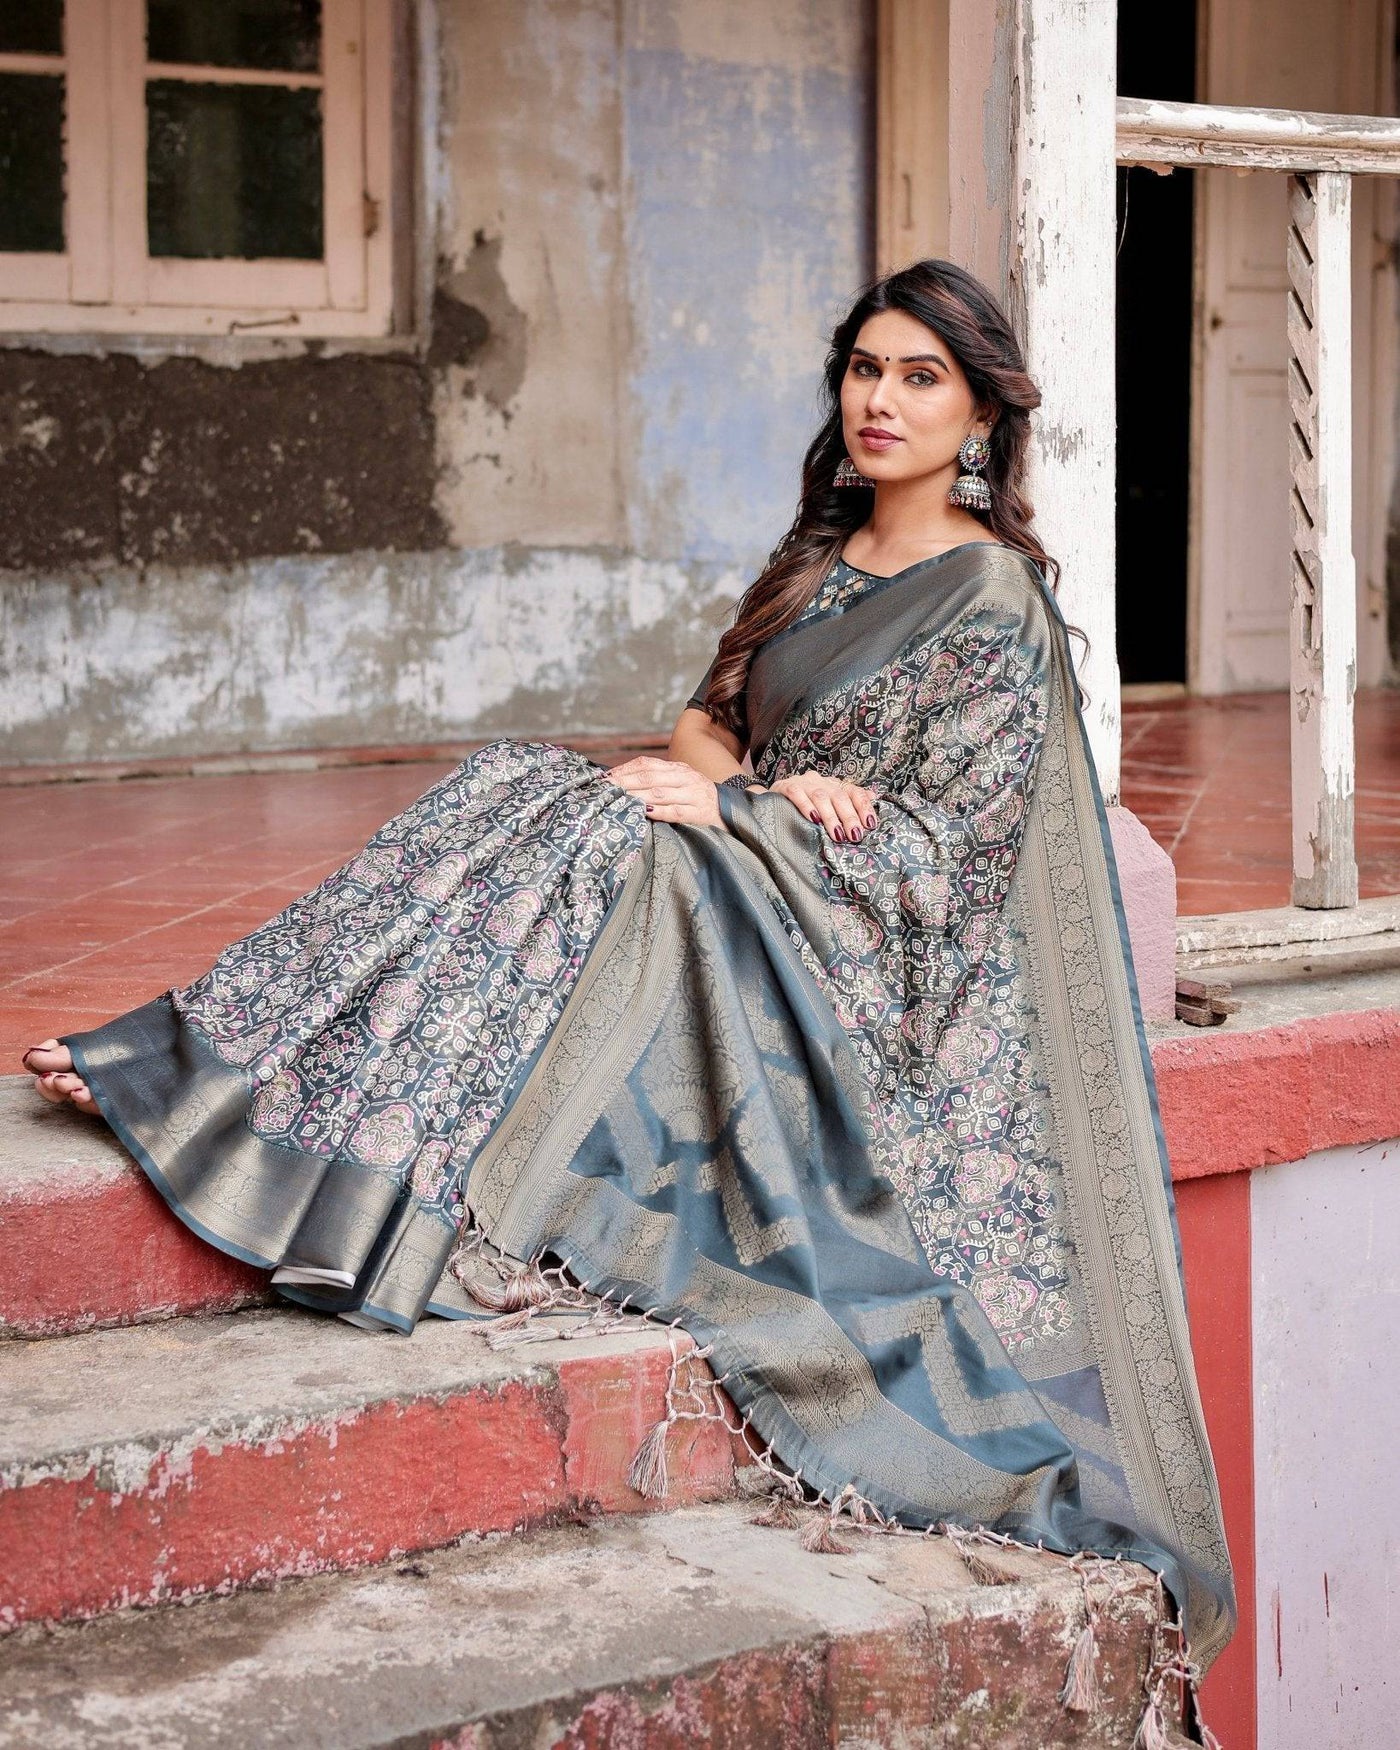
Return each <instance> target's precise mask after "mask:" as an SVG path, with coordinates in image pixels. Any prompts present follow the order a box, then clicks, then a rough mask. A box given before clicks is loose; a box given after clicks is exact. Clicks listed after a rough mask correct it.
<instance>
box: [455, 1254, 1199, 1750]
mask: <svg viewBox="0 0 1400 1750" xmlns="http://www.w3.org/2000/svg"><path fill="white" fill-rule="evenodd" d="M473 1266H474V1267H473ZM449 1268H450V1270H451V1272H452V1274H453V1276H454V1277H456V1279H457V1280H458V1282H460V1284H461V1286H462V1287H463V1289H465V1291H466V1292H467V1293H468V1294H469V1295H470V1296H471V1297H472V1298H473V1299H474V1300H475V1301H477V1303H478V1304H479V1305H481V1306H483V1307H486V1308H487V1309H488V1310H489V1311H492V1312H495V1313H496V1314H498V1316H497V1317H496V1318H493V1319H490V1320H488V1321H487V1322H486V1323H484V1324H483V1325H481V1326H479V1327H478V1328H479V1329H480V1330H481V1331H482V1332H483V1334H484V1336H485V1339H486V1342H487V1343H488V1344H489V1345H490V1347H491V1348H493V1349H501V1348H505V1347H507V1346H508V1345H510V1344H514V1343H534V1342H544V1341H550V1340H568V1339H571V1338H578V1337H596V1336H602V1335H604V1334H606V1333H607V1332H609V1331H612V1330H616V1329H617V1328H619V1327H620V1326H633V1325H634V1321H635V1326H636V1327H641V1326H644V1325H646V1324H651V1325H652V1326H653V1327H655V1326H656V1325H658V1324H660V1323H661V1321H660V1319H659V1318H658V1317H657V1315H656V1314H654V1313H653V1312H651V1311H650V1310H649V1309H646V1308H632V1307H630V1306H629V1302H630V1298H631V1297H630V1296H629V1297H628V1298H627V1299H626V1300H622V1301H614V1300H612V1299H611V1298H610V1297H609V1296H607V1295H605V1294H599V1293H597V1292H595V1291H592V1290H590V1289H589V1288H588V1286H587V1284H586V1283H584V1282H581V1281H578V1280H576V1279H574V1278H573V1277H572V1276H571V1275H570V1268H571V1264H570V1260H569V1259H567V1258H566V1259H565V1260H564V1262H563V1263H562V1264H557V1265H553V1266H550V1267H548V1268H546V1267H545V1265H544V1261H543V1256H541V1257H537V1258H533V1259H531V1260H530V1261H529V1262H528V1263H524V1264H522V1263H521V1262H520V1261H519V1260H517V1259H512V1258H507V1257H506V1256H505V1255H504V1254H502V1253H499V1252H497V1251H496V1250H495V1248H493V1247H491V1246H490V1244H489V1242H488V1241H486V1239H485V1237H484V1235H482V1233H481V1231H480V1230H479V1229H477V1228H476V1227H475V1226H469V1227H468V1228H467V1229H466V1230H465V1231H464V1233H463V1236H462V1239H461V1242H460V1243H459V1245H458V1247H457V1250H456V1251H455V1252H454V1253H453V1255H452V1258H451V1259H450V1261H449ZM492 1271H494V1273H495V1276H496V1278H497V1280H496V1281H493V1280H492V1279H491V1272H492ZM569 1312H577V1313H581V1314H583V1315H584V1316H583V1317H581V1318H579V1319H576V1320H574V1321H573V1322H568V1321H566V1320H564V1319H561V1318H558V1317H555V1318H550V1319H548V1320H546V1321H541V1320H540V1318H539V1315H540V1314H541V1313H554V1314H559V1313H569ZM663 1328H664V1329H665V1331H666V1335H667V1340H668V1342H669V1344H670V1349H671V1362H670V1367H669V1370H668V1373H667V1378H666V1404H665V1414H664V1415H663V1416H662V1418H661V1420H660V1421H659V1422H657V1423H655V1424H654V1426H653V1427H652V1428H651V1429H649V1430H648V1432H647V1435H646V1438H645V1439H644V1440H643V1441H642V1443H641V1445H640V1446H639V1447H638V1448H637V1451H636V1453H635V1455H634V1457H633V1459H632V1462H631V1465H630V1466H629V1468H628V1472H627V1480H628V1482H629V1484H630V1485H631V1486H632V1488H634V1489H635V1490H636V1491H637V1493H638V1494H639V1495H641V1496H643V1497H644V1498H645V1499H647V1500H653V1501H655V1500H664V1499H665V1498H666V1495H667V1493H668V1491H669V1488H670V1471H669V1466H668V1464H667V1441H668V1439H669V1437H670V1434H671V1430H672V1429H673V1428H674V1427H675V1426H676V1424H677V1423H679V1422H718V1423H719V1424H721V1426H722V1427H723V1428H724V1429H725V1430H726V1432H727V1433H729V1434H730V1435H731V1436H735V1437H737V1438H738V1439H739V1440H740V1441H742V1443H743V1446H744V1449H745V1451H746V1452H747V1454H748V1457H749V1460H750V1462H751V1464H752V1466H753V1468H754V1469H755V1470H757V1471H758V1472H759V1473H761V1476H762V1483H761V1485H760V1486H759V1487H757V1488H753V1487H751V1488H750V1490H749V1492H751V1493H758V1492H763V1491H764V1490H766V1491H767V1492H768V1493H769V1496H770V1498H769V1501H768V1504H767V1506H766V1507H764V1508H763V1509H762V1510H761V1511H760V1512H758V1513H757V1514H755V1515H754V1517H753V1519H752V1520H751V1522H750V1523H751V1524H754V1525H761V1526H766V1527H768V1528H769V1529H772V1530H779V1531H789V1530H795V1529H796V1528H797V1527H798V1526H799V1525H801V1526H802V1530H801V1534H800V1537H799V1542H800V1544H801V1547H802V1548H803V1549H804V1550H806V1551H808V1552H809V1553H811V1554H814V1555H847V1554H849V1553H850V1545H849V1544H846V1543H843V1542H842V1541H841V1539H840V1537H838V1535H837V1525H838V1522H843V1523H844V1527H845V1529H847V1530H852V1529H854V1530H859V1531H864V1532H867V1533H887V1534H890V1535H896V1536H906V1537H918V1536H923V1537H936V1536H944V1537H946V1538H947V1539H948V1541H949V1542H950V1543H951V1544H952V1545H953V1547H954V1549H955V1550H956V1551H957V1553H958V1556H959V1558H960V1559H961V1561H962V1563H963V1566H964V1567H965V1568H966V1570H967V1573H968V1576H969V1578H971V1579H972V1580H973V1582H974V1583H975V1584H976V1585H979V1586H1005V1585H1009V1584H1012V1583H1014V1582H1015V1581H1016V1580H1017V1579H1018V1578H1019V1577H1020V1576H1019V1575H1018V1574H1016V1573H1014V1572H1012V1571H1011V1570H1010V1569H1008V1568H1006V1567H1004V1566H1002V1565H1001V1564H1000V1563H999V1562H997V1561H996V1560H995V1559H992V1558H990V1557H989V1556H988V1555H985V1554H983V1553H982V1552H983V1550H984V1549H990V1550H996V1549H1015V1550H1024V1551H1026V1552H1028V1553H1029V1554H1032V1555H1034V1554H1040V1555H1050V1556H1052V1557H1053V1559H1055V1560H1057V1561H1067V1562H1068V1563H1069V1565H1071V1566H1073V1567H1074V1568H1076V1570H1077V1571H1078V1574H1079V1579H1080V1583H1081V1585H1082V1587H1083V1590H1084V1626H1083V1628H1082V1629H1080V1631H1079V1633H1078V1635H1077V1636H1076V1638H1075V1642H1074V1646H1073V1648H1072V1650H1071V1652H1070V1656H1069V1662H1068V1664H1067V1665H1066V1668H1065V1680H1064V1685H1063V1687H1062V1689H1061V1691H1060V1698H1059V1699H1060V1703H1061V1705H1062V1706H1063V1707H1064V1709H1065V1711H1066V1712H1067V1713H1073V1714H1083V1715H1088V1714H1092V1713H1095V1712H1097V1711H1098V1709H1099V1707H1100V1705H1101V1694H1100V1687H1099V1674H1098V1660H1099V1619H1100V1615H1101V1612H1102V1610H1103V1608H1104V1604H1105V1602H1106V1599H1105V1598H1104V1597H1098V1598H1096V1597H1095V1595H1094V1592H1093V1590H1092V1587H1091V1581H1093V1582H1098V1583H1100V1584H1101V1585H1106V1586H1107V1589H1108V1590H1107V1596H1108V1597H1112V1596H1113V1595H1115V1594H1117V1593H1119V1592H1122V1591H1136V1590H1138V1589H1139V1588H1140V1587H1141V1586H1142V1585H1143V1584H1144V1582H1143V1580H1142V1579H1141V1578H1140V1577H1139V1576H1137V1575H1132V1576H1126V1575H1123V1573H1122V1564H1121V1563H1120V1562H1118V1561H1117V1560H1116V1559H1115V1560H1111V1561H1110V1560H1108V1559H1106V1558H1103V1557H1099V1556H1093V1555H1088V1554H1080V1555H1075V1556H1070V1557H1064V1556H1059V1555H1056V1554H1055V1552H1052V1551H1047V1550H1046V1549H1045V1548H1044V1546H1043V1545H1038V1544H1027V1543H1022V1542H1020V1541H1019V1540H1018V1539H1016V1538H1013V1537H1007V1536H1005V1535H1004V1534H1002V1533H1001V1532H996V1531H993V1530H991V1529H990V1528H989V1527H987V1526H983V1525H978V1526H973V1527H968V1526H963V1525H954V1524H950V1523H947V1522H940V1523H938V1524H934V1525H928V1526H925V1527H924V1528H923V1529H922V1531H920V1530H917V1529H914V1528H911V1527H909V1526H906V1525H902V1524H901V1523H900V1522H899V1521H898V1520H897V1519H894V1518H891V1517H887V1516H886V1515H885V1514H883V1513H882V1512H881V1511H880V1509H879V1508H878V1507H877V1506H876V1505H875V1503H874V1502H873V1501H870V1500H868V1499H867V1498H866V1497H865V1496H864V1495H862V1494H860V1492H859V1491H858V1490H857V1489H856V1487H855V1485H854V1484H850V1483H848V1484H847V1485H846V1487H845V1488H843V1489H842V1490H841V1492H840V1493H839V1494H838V1495H837V1496H836V1498H835V1500H833V1501H832V1502H831V1503H830V1504H829V1505H828V1504H827V1503H826V1501H825V1500H824V1499H823V1498H822V1497H821V1496H820V1495H818V1496H817V1497H816V1500H815V1502H814V1501H813V1491H812V1488H811V1485H807V1484H804V1483H803V1480H802V1472H801V1471H800V1470H799V1471H796V1472H791V1471H788V1470H786V1469H784V1468H783V1467H782V1463H781V1461H780V1460H779V1459H778V1458H777V1456H776V1454H775V1453H774V1452H773V1450H772V1448H771V1446H769V1444H768V1443H767V1442H766V1441H764V1440H763V1439H761V1438H760V1437H759V1436H758V1434H757V1433H756V1432H755V1430H754V1428H753V1424H752V1421H751V1419H750V1416H749V1412H748V1411H743V1412H740V1411H738V1410H736V1409H735V1407H734V1405H733V1403H732V1402H731V1400H730V1399H729V1397H728V1396H727V1394H726V1393H725V1391H724V1384H725V1380H726V1379H727V1378H728V1375H727V1374H726V1375H722V1376H721V1377H720V1378H718V1379H715V1378H713V1377H712V1376H711V1374H710V1372H709V1368H708V1366H707V1365H706V1363H708V1361H709V1360H710V1358H711V1355H712V1354H713V1345H706V1346H705V1347H703V1348H700V1347H696V1346H695V1345H694V1343H693V1342H692V1341H691V1340H690V1339H689V1338H688V1337H687V1336H686V1334H685V1332H684V1331H683V1330H682V1329H681V1321H680V1319H679V1318H677V1319H674V1320H672V1321H671V1322H670V1323H669V1324H667V1325H665V1326H664V1327H663ZM812 1506H815V1507H816V1511H815V1512H811V1513H809V1514H807V1515H806V1516H805V1517H806V1523H805V1524H803V1517H804V1516H803V1515H802V1514H800V1512H799V1509H802V1508H811V1507H812ZM1152 1583H1153V1584H1154V1585H1155V1587H1156V1590H1157V1594H1158V1597H1159V1600H1160V1608H1159V1614H1158V1621H1157V1625H1156V1628H1155V1629H1154V1640H1153V1653H1152V1658H1151V1660H1150V1662H1149V1665H1148V1671H1147V1675H1146V1677H1145V1678H1144V1679H1143V1710H1142V1714H1141V1717H1140V1719H1139V1721H1138V1726H1137V1731H1136V1733H1135V1735H1134V1737H1133V1742H1132V1750H1168V1745H1169V1742H1170V1740H1169V1734H1168V1719H1169V1716H1170V1713H1171V1709H1170V1707H1169V1696H1170V1692H1171V1688H1172V1686H1176V1688H1177V1690H1178V1693H1180V1694H1183V1695H1185V1694H1189V1696H1190V1699H1191V1702H1192V1704H1193V1707H1194V1710H1195V1718H1196V1724H1197V1726H1198V1727H1199V1729H1200V1734H1201V1743H1202V1746H1203V1750H1220V1742H1219V1740H1218V1739H1217V1738H1216V1736H1215V1734H1214V1733H1213V1732H1212V1731H1211V1730H1210V1728H1209V1727H1208V1726H1207V1725H1206V1724H1205V1722H1204V1721H1203V1720H1202V1719H1201V1718H1200V1710H1199V1705H1198V1703H1197V1691H1198V1686H1199V1682H1200V1671H1199V1669H1198V1667H1197V1666H1196V1665H1195V1664H1194V1663H1193V1662H1192V1660H1191V1658H1190V1654H1189V1650H1188V1648H1187V1646H1186V1642H1185V1638H1184V1636H1183V1635H1182V1633H1181V1629H1180V1626H1179V1624H1177V1623H1175V1622H1173V1621H1171V1620H1170V1619H1169V1616H1168V1610H1167V1603H1166V1595H1165V1589H1164V1588H1163V1586H1162V1583H1161V1580H1160V1578H1156V1577H1154V1580H1153V1582H1152Z"/></svg>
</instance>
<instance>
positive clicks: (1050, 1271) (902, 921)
mask: <svg viewBox="0 0 1400 1750" xmlns="http://www.w3.org/2000/svg"><path fill="white" fill-rule="evenodd" d="M1023 637H1024V633H1023V628H1022V623H1021V621H1020V620H1019V618H1016V617H1014V616H1011V615H1009V614H1007V613H1005V612H1001V611H998V610H996V609H988V608H978V609H974V610H973V611H971V612H969V613H967V614H965V615H964V616H963V617H962V618H961V619H960V620H959V621H958V622H957V623H956V624H955V625H954V626H952V627H951V628H950V629H948V630H945V631H942V632H940V633H939V634H938V635H937V636H929V635H925V636H922V637H920V638H918V639H916V640H914V641H913V642H911V643H910V644H909V645H908V646H906V648H905V649H904V650H903V651H902V652H901V653H900V654H899V656H898V657H897V658H896V660H895V661H893V662H892V663H890V664H888V665H887V666H886V667H884V668H883V669H881V670H879V671H877V672H875V673H873V674H867V675H862V676H860V677H859V678H858V679H856V680H853V681H851V682H849V683H848V684H846V685H845V686H842V687H839V688H837V689H835V690H834V691H832V692H830V693H828V694H827V695H825V696H824V697H823V698H821V699H819V700H818V701H817V702H816V703H815V704H813V705H812V706H811V707H810V708H809V709H807V710H805V711H803V712H801V713H794V714H793V715H792V716H791V717H790V718H789V719H788V720H787V721H786V722H784V723H782V724H780V725H779V727H778V729H777V731H776V733H775V734H774V735H773V737H772V738H771V739H770V740H769V742H768V743H767V745H766V746H765V747H764V749H763V751H762V753H761V755H760V757H759V759H758V761H757V763H756V765H755V777H756V778H757V779H758V780H759V781H760V782H762V783H764V784H769V785H771V784H773V783H775V782H776V781H777V780H778V779H780V778H783V777H785V776H787V775H789V774H791V773H794V772H799V771H812V770H815V771H821V772H824V773H828V774H830V775H831V776H833V777H838V778H844V779H848V780H850V781H851V782H853V783H857V784H864V785H868V786H869V787H870V788H871V789H873V790H875V791H876V792H877V793H878V794H879V796H880V801H879V805H878V811H877V818H878V823H879V824H878V826H877V828H876V829H874V830H872V831H870V832H869V833H868V834H867V835H866V837H864V838H863V839H862V840H861V842H860V843H859V844H849V843H841V842H839V841H835V840H832V839H830V838H829V837H828V836H827V835H826V834H825V833H823V835H822V844H821V860H822V862H821V873H822V880H823V885H824V886H825V887H826V889H827V893H828V897H829V899H830V903H831V906H832V930H833V934H834V937H835V940H836V943H837V945H838V946H837V952H836V953H835V955H834V956H832V957H830V958H828V959H826V960H825V961H823V960H822V959H820V958H819V957H818V956H817V954H816V952H815V950H814V948H813V946H812V944H811V942H810V941H809V940H808V938H807V937H806V936H805V935H804V934H803V933H802V932H801V931H800V930H799V929H797V928H796V926H795V924H792V923H791V922H790V923H789V931H788V933H789V936H790V938H791V939H792V941H793V944H794V946H795V947H796V949H797V951H798V952H799V953H800V954H801V955H802V957H803V960H804V962H805V963H806V965H807V967H808V970H809V971H811V972H812V974H813V976H814V977H815V978H816V980H817V982H818V983H819V985H820V986H821V988H822V990H823V993H824V994H825V995H826V997H827V999H828V1001H829V1002H830V1004H831V1006H832V1009H833V1010H834V1012H835V1014H836V1016H837V1018H838V1019H839V1020H840V1022H841V1024H842V1026H843V1027H844V1028H845V1029H846V1031H847V1032H848V1033H849V1034H850V1036H851V1039H852V1041H853V1043H854V1045H855V1047H856V1050H857V1052H858V1053H859V1055H860V1058H861V1061H862V1063H863V1065H864V1066H865V1069H866V1072H867V1076H868V1078H869V1083H870V1090H871V1094H872V1096H873V1097H872V1098H871V1099H870V1100H869V1101H868V1102H867V1106H866V1115H867V1119H868V1121H869V1122H870V1125H871V1128H872V1132H873V1134H874V1137H875V1142H876V1148H877V1158H879V1159H880V1162H881V1165H882V1167H883V1169H884V1171H885V1172H886V1173H887V1174H888V1176H889V1177H890V1179H891V1180H893V1182H894V1184H895V1186H896V1187H897V1188H898V1190H899V1192H900V1195H901V1197H902V1199H903V1201H904V1203H905V1205H906V1207H907V1208H908V1210H909V1213H910V1216H911V1218H912V1220H913V1224H914V1229H915V1231H916V1233H917V1234H918V1236H919V1239H920V1241H921V1243H922V1245H923V1247H924V1250H925V1252H926V1254H927V1256H928V1260H929V1263H930V1264H931V1265H932V1267H933V1268H934V1270H935V1271H936V1272H937V1273H938V1274H939V1275H940V1276H942V1277H944V1278H945V1279H948V1280H951V1281H954V1282H957V1283H959V1284H961V1285H963V1286H965V1287H967V1288H969V1289H971V1290H972V1292H973V1293H974V1294H975V1296H976V1297H977V1299H978V1301H979V1303H980V1304H981V1306H982V1308H983V1311H984V1312H986V1314H987V1316H988V1318H989V1319H990V1320H991V1322H992V1324H993V1325H994V1326H995V1328H996V1330H997V1332H998V1334H999V1336H1000V1337H1001V1339H1002V1341H1003V1342H1004V1343H1005V1344H1006V1346H1007V1349H1008V1351H1009V1352H1010V1353H1011V1355H1012V1356H1013V1357H1014V1356H1016V1355H1017V1354H1018V1353H1019V1352H1021V1351H1023V1350H1025V1349H1026V1348H1027V1346H1028V1345H1031V1344H1036V1343H1044V1342H1046V1341H1047V1340H1050V1339H1053V1338H1055V1337H1057V1336H1059V1335H1061V1334H1062V1333H1064V1332H1066V1331H1068V1330H1069V1329H1070V1327H1071V1325H1072V1324H1073V1322H1074V1318H1075V1313H1076V1307H1075V1303H1074V1299H1073V1296H1072V1292H1071V1283H1072V1262H1071V1257H1070V1253H1071V1242H1070V1237H1069V1233H1068V1231H1067V1228H1066V1225H1065V1221H1064V1211H1063V1208H1062V1207H1061V1203H1060V1199H1059V1195H1058V1191H1057V1189H1056V1186H1057V1174H1056V1173H1055V1172H1054V1170H1053V1167H1054V1163H1053V1162H1052V1161H1051V1160H1050V1159H1048V1158H1047V1157H1048V1149H1049V1146H1050V1141H1049V1123H1048V1118H1049V1113H1048V1098H1049V1095H1048V1089H1047V1088H1046V1087H1045V1084H1044V1081H1043V1078H1042V1077H1041V1074H1040V1071H1039V1068H1038V1066H1037V1063H1036V1061H1035V1053H1034V1049H1033V1045H1032V1039H1031V1028H1032V1022H1033V1014H1032V1011H1031V1008H1030V1003H1029V994H1028V992H1027V990H1026V987H1025V982H1024V979H1023V978H1022V976H1021V974H1020V971H1019V966H1020V948H1021V944H1020V943H1019V941H1018V939H1017V935H1016V930H1015V926H1014V924H1013V922H1012V921H1011V919H1010V918H1009V917H1008V916H1007V915H1006V899H1007V895H1008V891H1009V889H1010V884H1011V881H1012V877H1013V876H1014V874H1015V870H1016V865H1017V857H1018V854H1019V850H1020V842H1021V833H1022V828H1023V826H1024V823H1025V819H1026V811H1027V806H1028V802H1029V797H1030V794H1031V789H1032V786H1033V785H1034V782H1035V774H1036V766H1037V761H1038V757H1039V752H1040V748H1041V744H1042V741H1043V738H1044V733H1045V724H1046V711H1047V696H1046V695H1047V685H1048V677H1047V670H1046V665H1045V663H1044V661H1043V656H1042V653H1040V652H1038V651H1037V650H1035V649H1028V648H1024V647H1023V644H1022V639H1023Z"/></svg>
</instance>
